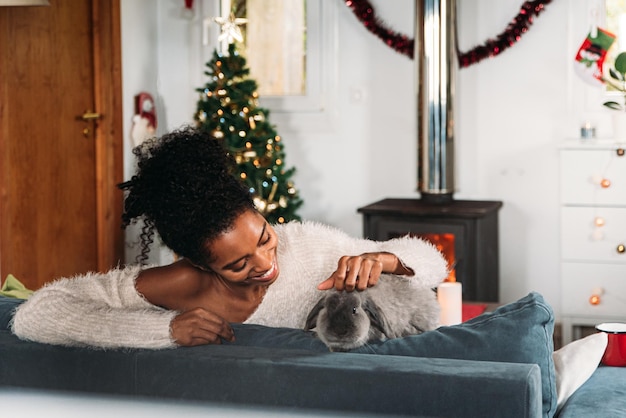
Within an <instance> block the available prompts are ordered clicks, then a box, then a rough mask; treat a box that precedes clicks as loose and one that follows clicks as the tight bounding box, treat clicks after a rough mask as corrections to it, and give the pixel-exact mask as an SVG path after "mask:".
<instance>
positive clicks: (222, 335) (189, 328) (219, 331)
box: [170, 308, 235, 346]
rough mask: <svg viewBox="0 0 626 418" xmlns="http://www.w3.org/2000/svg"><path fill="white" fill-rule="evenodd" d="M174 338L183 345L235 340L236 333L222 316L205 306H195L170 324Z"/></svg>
mask: <svg viewBox="0 0 626 418" xmlns="http://www.w3.org/2000/svg"><path fill="white" fill-rule="evenodd" d="M170 329H171V331H170V332H171V334H172V338H173V339H174V340H175V341H176V343H177V344H179V345H182V346H194V345H203V344H221V342H222V339H224V340H226V341H229V342H233V341H235V334H234V333H233V329H232V328H231V327H230V324H229V323H228V322H226V320H224V319H223V318H222V317H220V316H218V315H216V314H214V313H212V312H209V311H207V310H206V309H203V308H195V309H192V310H189V311H186V312H183V313H181V314H179V315H178V316H176V317H175V318H174V319H173V320H172V322H171V324H170Z"/></svg>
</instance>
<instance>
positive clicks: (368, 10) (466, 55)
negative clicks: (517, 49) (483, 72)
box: [344, 0, 552, 68]
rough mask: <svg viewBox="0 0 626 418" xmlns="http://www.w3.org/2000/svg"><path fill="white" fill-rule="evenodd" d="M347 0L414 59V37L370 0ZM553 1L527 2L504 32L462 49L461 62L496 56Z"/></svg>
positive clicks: (361, 17) (392, 44)
mask: <svg viewBox="0 0 626 418" xmlns="http://www.w3.org/2000/svg"><path fill="white" fill-rule="evenodd" d="M344 1H345V3H346V5H347V6H348V7H350V8H351V9H352V11H353V12H354V14H355V15H356V17H357V19H359V21H360V22H361V23H363V25H364V26H365V27H366V28H367V30H369V31H370V32H372V33H373V34H374V35H376V36H378V37H379V38H380V39H382V41H383V42H385V43H386V44H387V45H388V46H390V47H391V48H393V49H394V50H396V52H399V53H401V54H403V55H406V56H408V57H409V58H411V59H413V50H414V44H415V41H414V39H412V38H409V37H408V36H406V35H403V34H401V33H398V32H394V31H393V30H391V29H389V28H387V27H386V26H385V24H384V23H383V22H382V21H381V20H380V19H378V18H377V17H376V12H375V11H374V7H372V5H371V4H370V2H369V1H368V0H344ZM551 2H552V0H535V1H526V2H524V4H523V5H522V8H521V9H520V11H519V13H518V14H517V16H515V17H514V18H513V20H512V21H511V23H509V25H508V26H507V27H506V29H505V30H504V32H502V33H501V34H499V35H498V36H497V37H496V38H495V39H488V40H487V41H486V42H485V43H484V44H483V45H478V46H476V47H474V48H473V49H472V50H470V51H467V52H459V53H458V56H459V65H460V66H461V67H462V68H463V67H469V66H470V65H472V64H475V63H477V62H480V61H482V60H483V59H485V58H488V57H495V56H496V55H498V54H500V53H501V52H502V51H504V50H505V49H507V48H509V47H511V46H513V45H514V44H515V43H516V42H517V41H519V40H520V39H521V37H522V35H523V34H524V33H526V32H527V31H528V28H529V26H530V25H531V24H532V23H533V17H534V16H538V15H539V13H541V12H542V11H543V10H544V8H545V6H546V4H548V3H551Z"/></svg>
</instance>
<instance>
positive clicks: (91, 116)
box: [81, 110, 102, 121]
mask: <svg viewBox="0 0 626 418" xmlns="http://www.w3.org/2000/svg"><path fill="white" fill-rule="evenodd" d="M101 117H102V115H101V114H100V113H96V112H91V111H89V110H88V111H86V112H85V113H83V116H81V119H82V120H84V121H90V120H96V119H100V118H101Z"/></svg>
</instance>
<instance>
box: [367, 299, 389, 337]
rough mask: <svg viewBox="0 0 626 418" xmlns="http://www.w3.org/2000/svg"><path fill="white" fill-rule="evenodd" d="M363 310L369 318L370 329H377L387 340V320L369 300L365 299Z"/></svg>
mask: <svg viewBox="0 0 626 418" xmlns="http://www.w3.org/2000/svg"><path fill="white" fill-rule="evenodd" d="M363 310H364V311H365V312H366V313H367V316H368V317H369V318H370V323H371V324H372V328H374V329H377V330H378V331H380V332H381V333H382V334H383V335H385V336H386V337H387V338H389V336H388V335H387V334H388V330H389V325H388V324H387V318H385V315H384V314H383V312H382V311H381V310H380V309H379V308H378V305H376V304H375V303H374V302H373V301H372V300H371V299H366V300H365V301H364V302H363Z"/></svg>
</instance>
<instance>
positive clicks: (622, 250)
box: [617, 244, 626, 254]
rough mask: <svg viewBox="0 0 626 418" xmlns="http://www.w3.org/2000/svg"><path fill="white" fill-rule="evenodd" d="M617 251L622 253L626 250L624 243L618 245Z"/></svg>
mask: <svg viewBox="0 0 626 418" xmlns="http://www.w3.org/2000/svg"><path fill="white" fill-rule="evenodd" d="M617 252H618V253H620V254H624V252H626V247H624V244H620V245H618V246H617Z"/></svg>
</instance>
